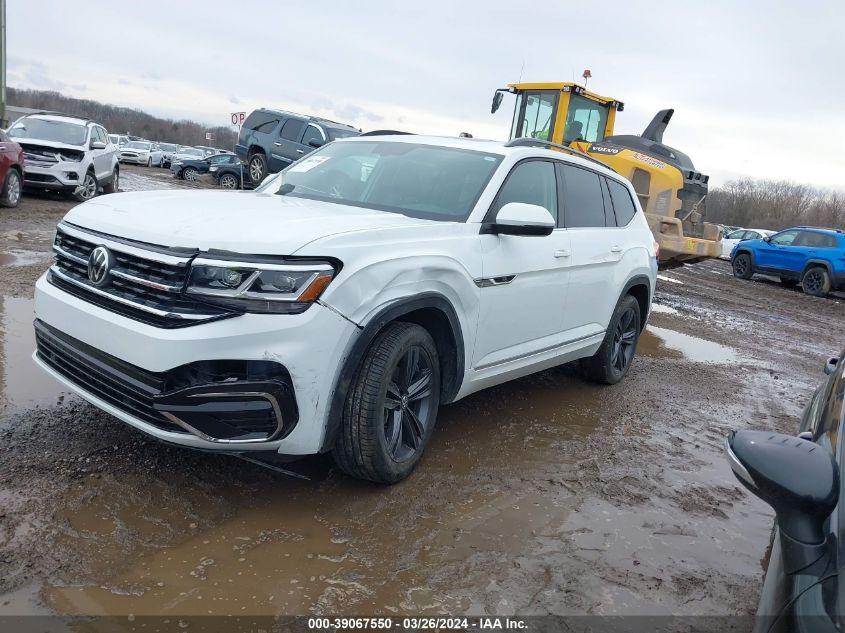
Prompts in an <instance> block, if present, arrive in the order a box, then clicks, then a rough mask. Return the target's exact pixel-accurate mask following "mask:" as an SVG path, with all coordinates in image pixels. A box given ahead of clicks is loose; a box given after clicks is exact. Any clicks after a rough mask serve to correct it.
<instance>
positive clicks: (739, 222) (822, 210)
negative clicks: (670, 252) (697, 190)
mask: <svg viewBox="0 0 845 633" xmlns="http://www.w3.org/2000/svg"><path fill="white" fill-rule="evenodd" d="M705 204H706V207H707V221H708V222H716V223H719V224H729V225H732V226H742V227H749V228H758V229H771V230H775V231H777V230H780V229H785V228H789V227H791V226H801V225H807V226H821V227H828V228H834V229H845V193H843V192H842V191H834V190H827V189H819V188H816V187H811V186H809V185H801V184H797V183H794V182H789V181H785V180H755V179H753V178H743V179H740V180H733V181H731V182H728V183H727V184H726V185H724V186H722V187H717V188H715V189H711V190H710V193H709V194H708V196H707V200H706V203H705Z"/></svg>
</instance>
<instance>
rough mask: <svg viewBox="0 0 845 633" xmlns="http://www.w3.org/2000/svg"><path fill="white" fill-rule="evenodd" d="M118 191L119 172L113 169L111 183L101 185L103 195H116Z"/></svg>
mask: <svg viewBox="0 0 845 633" xmlns="http://www.w3.org/2000/svg"><path fill="white" fill-rule="evenodd" d="M119 190H120V170H119V169H118V168H117V167H115V168H114V171H113V172H112V176H111V182H108V183H106V184H104V185H103V193H117V192H118V191H119Z"/></svg>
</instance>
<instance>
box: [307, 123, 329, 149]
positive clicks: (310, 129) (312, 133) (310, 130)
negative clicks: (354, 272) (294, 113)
mask: <svg viewBox="0 0 845 633" xmlns="http://www.w3.org/2000/svg"><path fill="white" fill-rule="evenodd" d="M314 139H317V140H318V141H325V140H326V137H325V135H324V134H323V131H322V130H321V129H320V128H318V127H317V126H316V125H314V124H313V123H309V124H308V126H307V127H306V128H305V134H304V135H303V136H302V144H303V145H308V143H310V142H311V141H313V140H314Z"/></svg>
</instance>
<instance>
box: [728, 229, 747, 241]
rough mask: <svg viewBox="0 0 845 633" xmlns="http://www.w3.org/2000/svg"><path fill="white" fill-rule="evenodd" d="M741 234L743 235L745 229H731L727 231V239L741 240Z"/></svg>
mask: <svg viewBox="0 0 845 633" xmlns="http://www.w3.org/2000/svg"><path fill="white" fill-rule="evenodd" d="M743 235H745V231H744V230H742V229H740V230H739V231H731V232H730V233H728V236H727V239H729V240H741V239H742V236H743Z"/></svg>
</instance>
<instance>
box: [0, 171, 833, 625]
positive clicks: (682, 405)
mask: <svg viewBox="0 0 845 633" xmlns="http://www.w3.org/2000/svg"><path fill="white" fill-rule="evenodd" d="M175 184H178V183H175V181H173V180H172V179H171V178H170V176H169V174H168V173H167V172H166V171H160V170H154V169H153V170H147V169H144V168H134V169H133V168H128V169H126V170H125V171H124V177H123V188H130V187H132V188H136V189H143V188H155V187H157V186H174V185H175ZM69 206H70V205H69V204H68V203H66V202H64V201H62V200H60V199H58V198H55V197H51V196H42V197H38V198H31V197H29V198H25V199H24V201H23V203H22V205H21V207H20V208H19V209H18V210H14V211H8V210H2V211H0V263H2V265H3V286H2V288H0V291H2V293H3V295H4V298H3V303H2V308H0V315H2V322H0V323H1V324H2V329H1V330H0V358H1V359H2V365H0V389H2V399H0V406H2V415H0V615H2V614H23V613H61V614H116V615H124V616H125V615H128V614H133V615H143V614H165V615H172V616H183V615H200V614H208V613H211V614H235V615H247V614H248V615H277V614H339V613H343V614H352V613H357V614H385V615H391V614H407V613H412V614H422V613H432V614H433V613H452V614H454V613H467V614H482V613H494V614H500V615H504V614H522V615H529V614H544V613H555V614H567V615H570V614H632V613H633V614H637V613H642V614H683V615H699V614H716V615H735V614H748V613H752V612H753V611H754V609H755V608H756V602H757V597H758V592H759V587H760V580H761V577H762V573H763V561H764V557H765V552H766V548H767V545H768V542H769V534H770V530H771V523H772V514H771V512H770V511H769V510H768V508H767V507H766V506H765V505H764V504H762V503H761V502H759V501H758V500H756V499H755V498H753V497H751V496H750V495H749V494H747V493H746V492H745V491H744V490H743V489H741V488H740V487H739V485H738V484H737V483H736V481H735V480H734V478H733V476H732V475H731V472H730V470H729V468H728V466H727V464H726V462H725V460H724V458H723V455H722V442H723V440H724V437H725V434H726V433H727V432H728V430H730V429H735V428H744V427H753V428H761V429H774V430H778V431H784V432H794V431H795V429H796V427H797V418H798V416H799V414H800V411H801V409H802V407H803V406H804V404H805V403H806V402H807V400H808V398H809V396H810V394H811V393H812V390H813V389H814V387H815V386H816V385H817V384H818V383H819V382H820V381H821V379H822V376H823V375H822V366H823V363H824V361H825V359H826V358H827V357H828V356H829V355H830V354H832V353H835V352H838V350H840V348H841V347H842V344H843V341H842V338H841V336H840V333H841V332H842V330H843V325H845V311H843V298H842V296H839V297H835V298H829V299H816V298H812V297H808V296H805V295H803V294H802V293H801V292H800V290H788V289H785V288H782V287H781V286H780V285H779V284H778V283H776V282H773V281H771V280H768V281H767V280H764V279H755V280H753V281H739V280H736V279H734V278H733V277H732V276H731V274H730V268H729V265H728V264H727V263H726V262H721V261H711V262H706V263H702V264H698V265H694V266H689V267H685V268H682V269H677V270H673V271H668V272H665V273H661V275H660V279H659V285H658V295H657V297H656V304H657V306H656V308H655V313H654V314H653V315H652V317H651V320H650V323H649V326H648V328H647V330H646V332H645V333H644V335H643V336H642V338H641V340H640V344H639V348H638V358H637V360H636V363H635V365H634V367H633V369H632V371H631V373H630V375H629V376H628V377H627V379H626V380H625V381H624V382H623V383H621V384H620V385H617V386H614V387H598V386H595V385H591V384H587V383H585V382H583V381H581V380H580V378H579V377H578V375H577V373H576V372H575V371H574V369H573V368H572V367H561V368H558V369H554V370H551V371H546V372H542V373H540V374H536V375H534V376H531V377H528V378H524V379H522V380H518V381H515V382H512V383H509V384H506V385H503V386H501V387H497V388H494V389H490V390H487V391H484V392H482V393H478V394H475V395H473V396H471V397H469V398H466V399H465V400H463V401H461V402H458V403H456V404H454V405H451V406H448V407H446V408H444V409H443V410H442V412H441V415H440V418H439V420H438V428H437V430H436V432H435V434H434V437H433V440H432V444H431V446H430V447H429V448H428V451H427V453H426V456H425V457H424V458H423V460H422V462H421V464H420V466H419V468H418V469H417V471H416V472H415V473H414V474H413V476H411V478H410V479H409V480H407V481H405V482H403V483H401V484H399V485H396V486H393V487H390V488H385V487H379V486H375V485H370V484H367V483H363V482H359V481H355V480H352V479H349V478H348V477H345V476H343V475H342V474H340V473H339V472H338V471H337V470H336V469H334V468H333V467H332V464H331V461H330V460H329V459H326V458H313V459H309V460H305V461H304V462H302V463H299V464H297V465H296V468H297V469H298V470H299V471H300V472H302V473H305V474H307V475H308V476H309V477H310V480H308V481H304V480H300V479H293V478H289V477H285V476H282V475H279V474H277V473H275V472H272V471H269V470H265V469H262V468H260V467H258V466H255V465H252V464H249V463H245V462H241V461H238V460H236V459H234V458H232V457H225V456H214V455H206V454H202V453H193V452H189V451H186V450H180V449H176V448H171V447H168V446H164V445H161V444H159V443H157V442H155V441H152V440H149V439H147V438H146V437H144V436H142V435H141V434H139V433H137V432H134V431H133V430H131V429H130V428H129V427H127V426H126V425H124V424H122V423H120V422H118V421H117V420H115V419H113V418H111V417H109V416H108V415H106V414H104V413H101V412H99V411H97V410H96V409H94V408H93V407H91V406H89V405H87V404H85V403H83V402H82V401H80V400H79V399H78V398H76V397H74V396H70V395H68V394H65V393H63V391H62V389H61V388H60V387H59V386H58V385H57V384H56V383H54V382H52V381H51V380H50V379H49V378H47V377H45V376H42V375H41V374H39V373H38V371H37V370H36V369H35V368H34V366H33V365H32V363H31V361H30V359H29V355H30V354H31V350H32V347H33V341H32V334H31V320H32V300H31V297H32V284H33V282H34V280H35V278H36V277H37V275H38V274H39V273H40V272H41V271H42V270H44V269H45V268H46V266H47V265H48V263H49V248H50V242H51V239H52V233H53V229H54V226H55V223H56V221H57V220H58V219H59V218H60V217H61V216H62V214H63V213H64V211H65V210H66V209H68V208H69Z"/></svg>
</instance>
